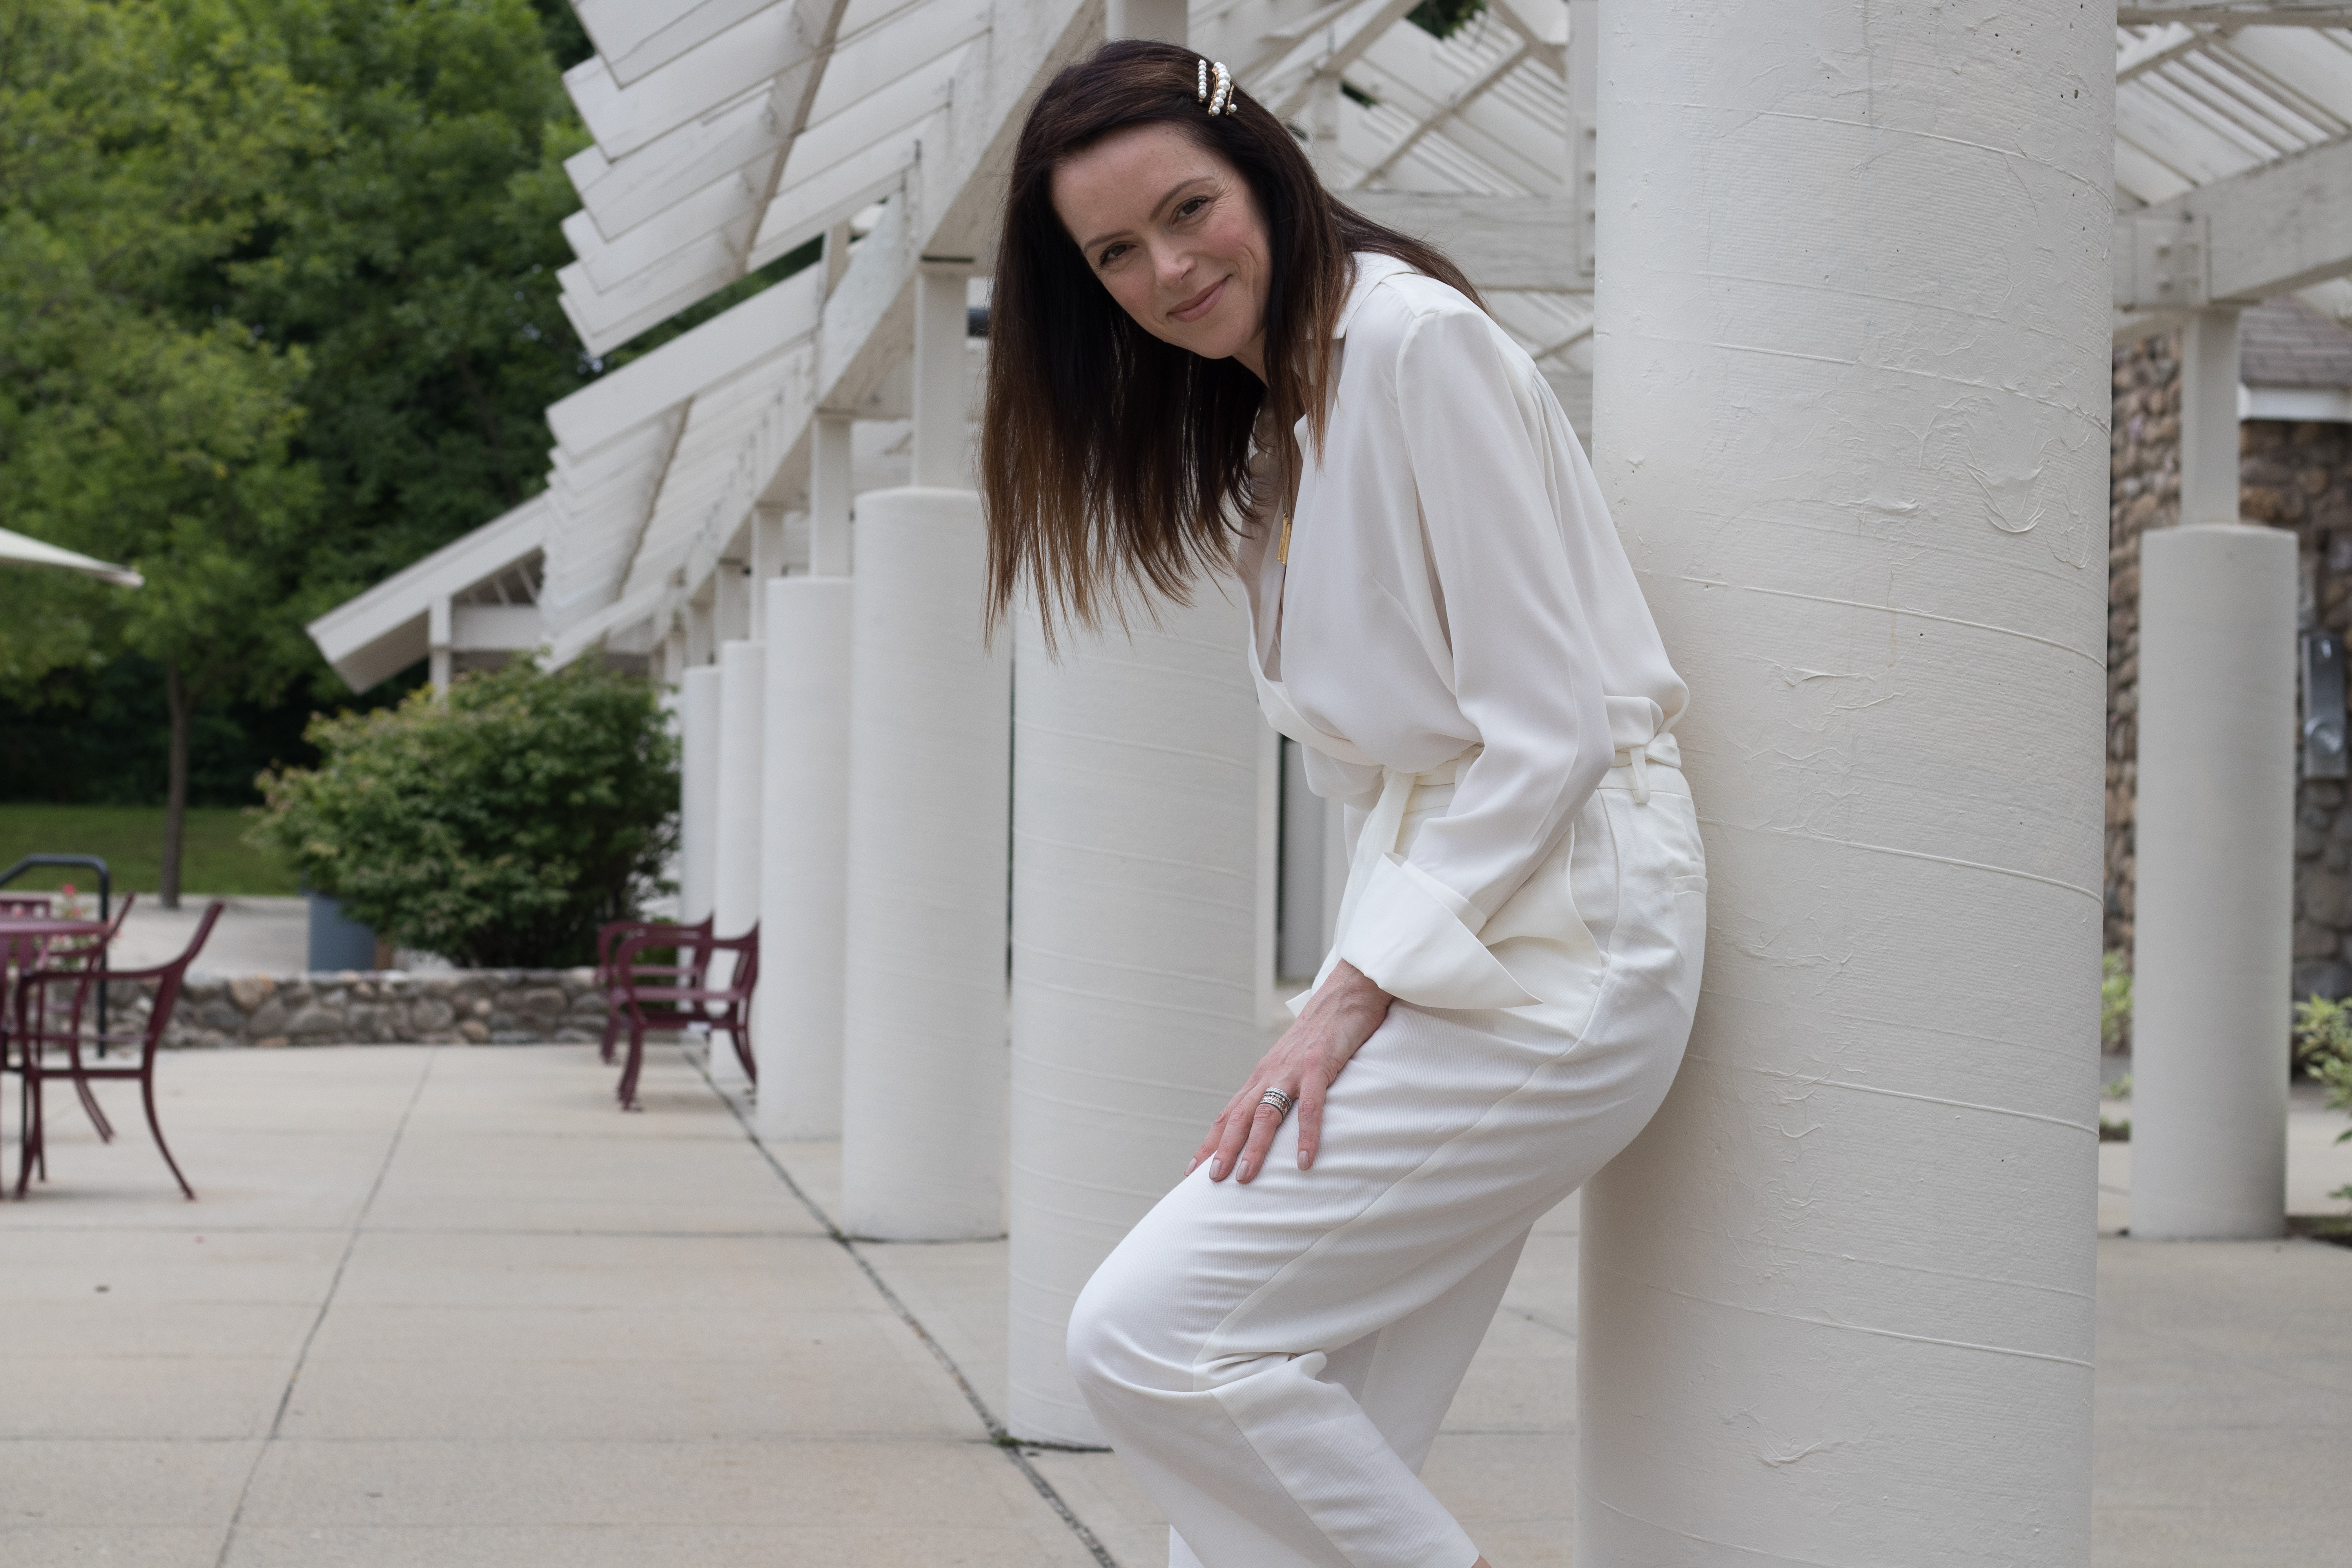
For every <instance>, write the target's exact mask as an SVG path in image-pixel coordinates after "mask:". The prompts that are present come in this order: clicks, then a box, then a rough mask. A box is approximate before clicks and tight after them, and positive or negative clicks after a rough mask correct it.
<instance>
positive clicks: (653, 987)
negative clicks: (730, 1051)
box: [613, 924, 760, 1110]
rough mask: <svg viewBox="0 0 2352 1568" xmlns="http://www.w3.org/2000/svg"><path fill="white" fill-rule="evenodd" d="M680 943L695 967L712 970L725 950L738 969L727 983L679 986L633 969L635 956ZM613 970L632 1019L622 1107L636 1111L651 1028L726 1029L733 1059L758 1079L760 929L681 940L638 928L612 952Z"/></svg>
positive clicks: (681, 954)
mask: <svg viewBox="0 0 2352 1568" xmlns="http://www.w3.org/2000/svg"><path fill="white" fill-rule="evenodd" d="M673 946H675V947H677V948H678V949H679V951H678V957H680V958H682V959H683V958H686V957H687V952H686V949H687V947H688V946H691V947H692V948H694V949H695V950H696V951H695V953H694V957H693V959H692V961H691V967H694V968H696V969H698V971H700V972H701V973H703V974H704V975H705V976H707V975H708V974H709V968H710V963H711V961H712V960H713V959H714V958H716V957H717V956H718V955H719V954H720V953H722V952H731V953H733V954H734V955H735V973H734V976H733V978H732V979H731V980H730V981H729V983H728V984H725V985H724V986H717V985H712V984H709V983H708V981H707V979H706V980H705V982H704V983H703V984H693V985H675V984H659V983H658V982H661V981H663V980H666V979H671V978H676V977H675V976H671V975H665V974H661V973H645V974H643V975H640V974H639V973H638V972H637V971H636V970H635V960H636V955H637V954H638V953H640V952H645V951H646V950H647V949H649V948H661V947H673ZM656 967H658V966H656ZM613 968H614V973H615V975H616V977H617V984H616V985H615V990H616V991H617V992H618V993H619V994H620V996H621V998H622V1002H621V1005H622V1007H623V1009H624V1010H625V1012H626V1013H627V1014H628V1017H629V1055H628V1060H627V1062H626V1063H625V1065H624V1066H623V1067H622V1068H621V1087H620V1090H619V1093H620V1100H621V1109H622V1110H635V1109H637V1069H638V1068H640V1067H642V1066H644V1064H645V1058H646V1030H647V1029H680V1028H684V1027H685V1026H688V1024H707V1025H709V1027H710V1030H711V1032H712V1033H713V1034H714V1035H715V1034H717V1033H718V1032H719V1030H721V1029H724V1030H726V1031H727V1034H728V1037H730V1039H732V1040H733V1041H734V1042H735V1059H736V1060H737V1061H739V1062H741V1063H742V1064H743V1076H744V1077H745V1078H748V1079H751V1081H752V1082H754V1083H757V1082H758V1081H759V1080H760V1068H759V1064H758V1063H757V1062H755V1061H754V1060H753V1059H752V1058H751V993H752V991H753V990H754V989H755V988H756V987H757V986H758V985H759V984H760V928H759V926H758V925H757V924H754V925H753V926H752V927H751V930H750V931H745V932H744V933H743V934H742V935H741V936H729V937H719V936H709V935H703V936H698V937H691V938H684V939H681V938H680V937H679V936H678V935H677V934H676V933H675V932H666V931H640V932H638V933H637V934H636V935H635V936H632V937H625V938H623V939H622V942H621V946H620V951H619V952H617V953H615V954H614V960H613Z"/></svg>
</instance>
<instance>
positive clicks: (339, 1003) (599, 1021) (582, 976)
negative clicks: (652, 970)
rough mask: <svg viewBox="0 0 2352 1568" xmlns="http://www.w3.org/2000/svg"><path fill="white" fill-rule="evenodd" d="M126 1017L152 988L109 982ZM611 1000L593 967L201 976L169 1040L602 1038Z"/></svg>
mask: <svg viewBox="0 0 2352 1568" xmlns="http://www.w3.org/2000/svg"><path fill="white" fill-rule="evenodd" d="M108 995H109V1005H110V1006H112V1007H114V1008H116V1009H118V1016H117V1019H116V1020H114V1021H111V1022H110V1027H112V1028H118V1029H119V1028H122V1027H125V1026H126V1025H125V1024H124V1022H122V1021H121V1020H122V1018H123V1017H124V1016H127V1017H128V1018H130V1019H133V1020H141V1021H143V1020H144V1019H145V1017H146V1016H147V1013H148V1009H149V1005H150V1001H151V998H150V996H149V994H148V993H147V992H146V991H145V989H144V988H143V987H141V986H137V985H129V984H116V985H113V986H110V987H109V988H108ZM603 1036H604V997H603V995H602V994H600V993H599V992H598V991H597V989H596V984H595V972H594V971H593V970H590V969H468V970H459V971H457V972H455V973H444V974H410V973H404V972H402V971H399V970H388V971H385V972H383V973H355V972H352V971H348V970H346V971H344V972H343V973H326V974H295V975H286V976H272V975H266V974H249V975H238V976H236V977H235V978H233V979H217V978H215V979H206V978H203V977H193V978H191V979H190V980H189V982H188V984H187V985H186V987H185V988H184V990H183V991H182V992H181V994H180V1005H179V1007H178V1008H177V1010H176V1011H175V1012H174V1014H173V1019H172V1024H171V1027H170V1029H169V1031H168V1032H167V1033H166V1034H165V1036H164V1039H163V1043H164V1045H165V1046H167V1047H174V1048H188V1047H195V1048H218V1047H230V1046H262V1047H269V1046H327V1045H410V1044H415V1045H453V1046H456V1045H490V1046H504V1045H525V1044H532V1043H536V1042H540V1041H566V1040H575V1041H576V1040H595V1039H600V1038H602V1037H603Z"/></svg>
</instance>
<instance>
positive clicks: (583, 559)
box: [539, 408, 685, 630]
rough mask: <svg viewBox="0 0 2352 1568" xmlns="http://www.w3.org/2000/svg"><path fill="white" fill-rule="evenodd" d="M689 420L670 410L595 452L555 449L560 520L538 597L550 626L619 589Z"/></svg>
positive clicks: (552, 492)
mask: <svg viewBox="0 0 2352 1568" xmlns="http://www.w3.org/2000/svg"><path fill="white" fill-rule="evenodd" d="M684 424H685V413H684V411H683V410H682V409H677V408H672V409H667V410H665V411H664V416H662V417H660V418H657V419H655V420H651V421H648V422H646V423H645V424H642V425H639V426H636V427H635V429H633V430H631V431H630V432H629V433H628V434H627V435H626V436H625V437H622V438H620V439H616V440H613V441H609V442H607V443H605V444H604V446H603V447H599V448H598V449H597V450H595V451H594V452H593V453H590V454H587V455H585V456H581V455H577V454H574V453H572V452H569V451H566V450H565V449H564V448H562V447H557V448H556V449H555V451H554V453H553V454H551V456H552V459H553V460H552V462H551V466H550V468H549V472H548V480H547V489H548V495H549V497H550V500H551V504H552V505H553V507H554V508H555V521H554V523H553V525H552V526H551V528H550V529H549V531H548V537H547V563H546V575H545V578H544V579H543V580H542V581H541V584H540V595H539V602H540V608H541V610H543V611H544V612H545V613H546V615H547V623H548V625H549V626H550V627H551V628H554V629H557V630H561V629H562V627H563V626H567V625H569V624H570V623H571V622H572V620H575V619H577V618H578V617H579V616H583V615H585V614H587V613H589V612H590V611H592V610H593V609H594V608H595V607H596V606H597V605H602V604H604V603H605V602H606V601H608V600H610V599H611V598H612V596H613V593H614V590H615V589H616V588H618V587H619V585H620V581H621V574H622V573H623V572H624V571H625V569H626V567H627V564H628V560H629V556H630V554H631V553H632V552H633V551H634V550H635V544H636V540H637V537H638V535H639V534H640V533H641V532H642V531H643V530H644V527H645V523H646V518H647V516H648V515H649V514H650V512H651V510H652V507H653V500H654V496H655V494H656V490H657V489H658V487H659V485H660V482H661V475H662V470H663V468H664V467H665V466H666V465H667V461H668V458H669V454H670V452H671V450H672V449H673V448H674V447H675V446H676V444H677V433H678V431H679V429H680V428H682V427H683V426H684Z"/></svg>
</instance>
